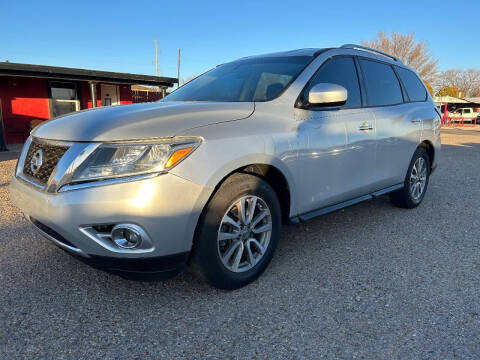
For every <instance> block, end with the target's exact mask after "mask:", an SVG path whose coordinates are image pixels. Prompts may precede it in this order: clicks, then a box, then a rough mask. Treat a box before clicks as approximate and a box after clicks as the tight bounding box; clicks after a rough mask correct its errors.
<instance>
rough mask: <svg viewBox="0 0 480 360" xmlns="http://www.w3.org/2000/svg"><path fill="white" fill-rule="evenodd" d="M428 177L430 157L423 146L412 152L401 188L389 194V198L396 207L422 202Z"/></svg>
mask: <svg viewBox="0 0 480 360" xmlns="http://www.w3.org/2000/svg"><path fill="white" fill-rule="evenodd" d="M429 179H430V158H429V157H428V154H427V151H426V150H425V149H424V148H423V147H419V148H417V150H416V151H415V153H414V154H413V157H412V160H411V162H410V166H409V167H408V171H407V175H406V176H405V181H404V186H403V188H402V189H400V190H398V191H395V192H393V193H391V194H390V200H391V201H392V203H393V204H394V205H396V206H398V207H402V208H406V209H412V208H414V207H417V206H418V205H420V203H421V202H422V200H423V198H424V196H425V193H426V191H427V187H428V181H429Z"/></svg>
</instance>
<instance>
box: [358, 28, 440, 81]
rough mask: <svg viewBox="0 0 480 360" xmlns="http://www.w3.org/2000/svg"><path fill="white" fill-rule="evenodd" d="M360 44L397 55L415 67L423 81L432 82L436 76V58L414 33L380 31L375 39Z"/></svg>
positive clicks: (405, 62)
mask: <svg viewBox="0 0 480 360" xmlns="http://www.w3.org/2000/svg"><path fill="white" fill-rule="evenodd" d="M362 44H363V45H365V46H368V47H371V48H373V49H377V50H381V51H385V52H387V53H390V54H392V55H394V56H396V57H398V58H399V59H400V60H402V62H403V63H404V64H406V65H408V66H410V67H412V68H413V69H415V70H416V71H417V72H418V74H419V75H420V77H421V78H422V79H423V80H424V81H427V82H429V83H433V82H434V81H435V79H436V78H437V74H438V60H437V59H435V57H434V56H433V55H432V54H431V53H430V50H429V49H428V46H427V44H426V43H425V42H423V41H420V42H417V41H415V33H410V34H406V35H405V34H400V33H397V32H392V34H391V36H388V35H387V34H385V33H384V32H382V31H380V32H379V33H378V35H377V37H376V38H375V39H373V40H372V41H363V42H362Z"/></svg>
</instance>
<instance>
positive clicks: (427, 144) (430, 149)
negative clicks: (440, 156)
mask: <svg viewBox="0 0 480 360" xmlns="http://www.w3.org/2000/svg"><path fill="white" fill-rule="evenodd" d="M418 147H423V148H424V149H425V151H426V152H427V154H428V158H429V160H430V170H431V167H432V165H433V161H434V160H435V147H434V146H433V143H432V142H431V141H430V140H423V141H422V142H421V143H420V144H419V145H418Z"/></svg>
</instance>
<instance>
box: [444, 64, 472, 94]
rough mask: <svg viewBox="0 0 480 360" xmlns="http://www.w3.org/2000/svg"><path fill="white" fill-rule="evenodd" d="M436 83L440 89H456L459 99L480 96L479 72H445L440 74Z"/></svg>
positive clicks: (455, 70) (459, 70) (456, 70)
mask: <svg viewBox="0 0 480 360" xmlns="http://www.w3.org/2000/svg"><path fill="white" fill-rule="evenodd" d="M437 83H438V87H441V88H445V87H455V88H457V90H458V93H457V96H459V97H466V96H480V70H475V69H467V70H461V69H450V70H446V71H443V72H442V73H441V76H440V77H439V79H438V81H437Z"/></svg>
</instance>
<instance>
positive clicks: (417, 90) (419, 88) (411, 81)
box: [396, 66, 427, 101]
mask: <svg viewBox="0 0 480 360" xmlns="http://www.w3.org/2000/svg"><path fill="white" fill-rule="evenodd" d="M396 70H397V74H398V76H399V77H400V80H402V83H403V85H404V86H405V88H406V90H407V94H408V97H409V98H410V101H425V100H427V91H426V90H425V87H424V86H423V84H422V81H421V80H420V79H419V78H418V76H417V75H415V73H414V72H412V71H410V70H407V69H404V68H401V67H398V66H397V67H396Z"/></svg>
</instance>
